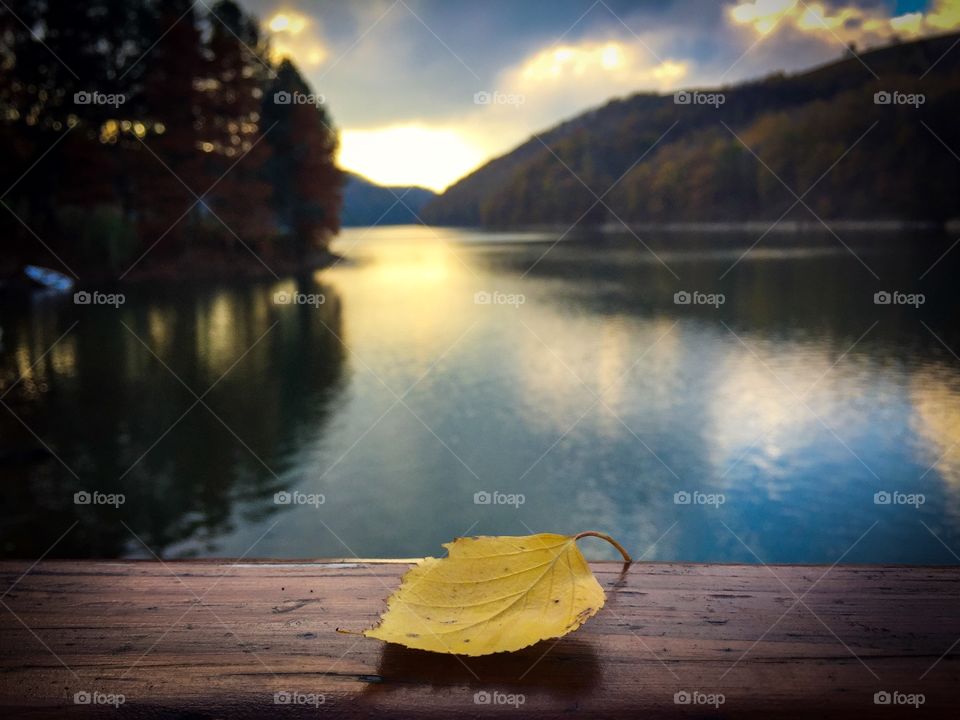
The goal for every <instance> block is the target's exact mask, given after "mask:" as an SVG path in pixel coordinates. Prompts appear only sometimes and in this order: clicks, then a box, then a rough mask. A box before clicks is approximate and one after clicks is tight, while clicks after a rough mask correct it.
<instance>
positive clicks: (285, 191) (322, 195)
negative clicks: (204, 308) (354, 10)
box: [0, 0, 343, 277]
mask: <svg viewBox="0 0 960 720" xmlns="http://www.w3.org/2000/svg"><path fill="white" fill-rule="evenodd" d="M15 7H16V10H15V12H14V10H11V9H10V8H9V7H6V6H5V7H3V8H0V153H2V157H3V158H4V162H3V163H2V164H0V193H4V194H3V196H2V204H3V205H4V207H3V208H0V233H2V237H3V238H4V241H3V242H4V245H5V246H6V247H5V249H4V253H3V255H4V257H3V259H2V260H0V263H2V265H0V271H5V272H10V271H12V270H13V269H15V268H16V267H18V266H20V265H22V264H23V263H26V262H33V263H38V264H42V265H48V266H51V267H54V268H57V269H59V270H61V271H64V272H66V271H67V270H69V271H70V272H74V273H76V274H78V275H83V274H85V273H86V274H88V275H96V276H102V277H121V276H126V275H127V274H128V273H131V272H132V273H137V274H150V273H157V274H162V273H168V274H183V273H190V274H192V273H197V272H203V271H204V269H207V270H209V269H211V268H219V269H220V270H229V271H230V272H236V271H241V270H243V271H251V272H256V271H257V270H258V269H262V268H263V267H264V266H266V267H270V268H272V267H278V268H279V267H284V268H287V267H291V268H292V267H297V266H305V265H309V264H311V263H316V262H318V261H319V258H321V257H322V256H323V254H324V253H325V252H326V248H327V244H328V242H329V238H330V237H331V235H332V234H333V233H335V232H336V231H337V230H338V229H339V213H340V204H341V186H342V182H343V179H342V173H341V171H340V170H339V169H338V168H337V167H336V164H335V151H336V147H337V135H336V132H335V130H334V129H333V127H332V122H331V119H330V114H329V112H328V111H327V109H326V107H325V103H324V102H323V98H322V97H321V96H319V95H316V94H314V92H313V90H312V89H311V88H310V87H309V85H308V84H307V82H306V81H305V80H304V79H303V77H302V76H301V74H300V72H299V71H298V69H297V68H296V66H295V65H294V64H293V63H292V62H291V61H289V60H286V59H284V60H282V61H280V62H274V61H273V60H272V58H271V55H270V48H269V43H268V39H267V38H266V37H265V36H264V35H263V34H262V33H261V31H260V29H259V23H258V21H257V19H256V18H254V17H252V16H250V15H248V14H246V13H245V12H244V11H243V10H242V9H241V8H240V7H239V6H238V5H237V4H236V3H235V2H233V0H220V2H216V3H212V4H210V5H209V6H203V5H200V6H198V7H206V8H207V9H206V10H204V11H202V12H201V11H199V10H197V9H196V8H195V7H194V3H193V0H93V1H92V2H83V3H72V2H71V3H67V2H63V3H51V2H45V1H43V0H21V1H20V2H18V3H16V6H15Z"/></svg>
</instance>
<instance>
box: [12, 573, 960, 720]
mask: <svg viewBox="0 0 960 720" xmlns="http://www.w3.org/2000/svg"><path fill="white" fill-rule="evenodd" d="M29 568H30V564H29V563H26V562H2V563H0V583H2V587H3V588H4V589H6V588H9V587H10V586H11V585H12V586H13V587H12V589H10V590H9V592H7V594H6V595H5V596H4V597H3V600H2V604H0V617H2V619H0V706H2V707H3V708H4V712H3V714H4V715H5V716H8V717H9V716H11V715H16V716H24V717H58V718H59V717H64V716H76V717H101V716H112V715H117V713H118V712H119V713H122V715H123V716H125V717H184V718H186V717H190V718H215V717H286V716H291V715H311V716H316V715H317V714H318V712H319V713H323V714H325V715H327V716H329V717H343V718H348V717H378V718H379V717H398V718H411V717H436V718H472V717H484V716H493V715H497V714H502V715H507V716H512V717H521V716H522V717H528V716H532V717H537V716H539V717H566V716H571V717H572V716H579V717H587V718H613V717H630V718H633V717H638V718H644V717H710V716H724V717H763V718H775V717H776V718H779V717H810V716H817V717H833V716H836V717H851V718H856V717H900V716H907V717H918V718H919V717H958V716H960V710H958V707H960V663H958V655H960V644H958V645H955V643H956V641H957V640H958V638H960V568H899V567H835V568H833V569H830V570H828V569H827V568H825V567H807V566H773V567H770V568H766V567H762V566H743V565H680V564H656V563H654V564H638V565H634V566H631V567H630V568H629V569H627V570H626V571H625V572H624V570H623V568H622V566H621V565H619V564H616V563H594V564H593V569H594V571H595V573H596V574H597V577H598V579H599V580H600V582H601V584H602V585H603V586H604V588H605V589H606V590H607V604H606V606H605V607H604V609H603V610H602V611H601V612H600V614H599V615H598V616H597V617H595V618H593V619H591V620H590V621H589V622H588V623H587V624H586V625H585V626H584V627H583V628H581V629H580V630H579V631H578V632H576V633H574V634H573V635H570V636H568V637H567V638H564V639H561V640H560V641H558V642H555V643H554V642H546V643H540V644H539V645H536V646H534V647H532V648H528V649H527V650H524V651H521V652H517V653H512V654H501V655H494V656H487V657H484V658H459V657H454V656H449V655H435V654H431V653H425V652H420V651H412V650H406V649H404V648H400V647H396V646H390V645H384V644H382V643H380V642H378V641H375V640H369V639H367V638H364V637H362V636H356V635H345V634H341V633H338V632H337V631H336V630H337V628H344V629H349V630H361V629H363V628H365V627H368V626H369V625H370V624H372V623H373V622H374V621H375V620H376V618H377V616H378V614H379V613H380V612H381V611H382V609H383V607H384V599H385V598H386V596H387V595H388V594H389V593H390V592H392V591H393V589H394V588H395V587H396V586H397V584H398V582H399V579H400V576H401V575H402V573H403V572H404V571H405V570H406V568H407V565H406V564H402V563H399V564H398V563H385V562H331V561H325V562H313V563H303V562H299V563H298V562H242V563H239V564H232V563H229V562H211V561H197V562H193V561H189V562H188V561H180V562H171V563H167V564H161V563H158V562H138V561H129V562H127V561H101V562H89V561H50V562H42V563H40V564H39V565H37V566H36V567H34V568H33V569H32V570H30V572H29V573H27V574H26V575H25V576H23V577H22V579H20V580H19V581H18V582H17V580H18V578H20V577H21V575H22V574H23V573H24V572H25V571H27V570H28V569H29ZM14 583H16V584H14ZM794 593H795V594H794ZM797 597H800V598H802V601H801V602H800V603H799V604H798V603H797ZM884 691H885V692H889V693H894V692H898V693H905V694H915V693H922V694H923V696H924V704H923V705H922V706H921V707H920V709H919V710H915V709H914V708H913V707H904V706H902V705H901V706H893V705H891V706H883V705H876V704H874V694H875V693H877V692H884ZM78 692H88V693H93V692H99V693H104V694H113V695H117V694H122V695H123V696H124V698H125V701H124V703H123V705H122V706H121V707H120V708H119V710H115V709H114V708H112V707H110V706H104V705H82V704H81V705H78V704H75V703H74V695H75V693H78ZM682 692H687V693H694V692H699V693H704V694H707V695H710V694H718V693H722V695H723V696H724V702H723V704H722V705H721V706H720V707H719V711H718V710H717V709H715V708H714V707H711V706H705V705H702V704H701V705H694V704H690V705H683V704H676V703H675V694H676V693H682ZM276 693H289V695H287V696H280V697H281V698H283V697H289V698H294V700H295V702H302V703H306V704H286V705H283V704H281V705H277V704H275V694H276ZM478 693H479V695H478ZM483 693H487V695H484V694H483ZM487 697H489V698H490V699H491V702H490V703H487V704H485V703H482V702H479V703H478V702H477V701H478V700H483V699H484V698H487ZM521 699H522V707H521V708H520V712H519V713H518V712H517V711H516V710H515V709H514V706H512V705H509V704H508V703H509V701H512V702H513V703H514V704H518V703H519V702H520V701H521ZM309 703H312V704H309Z"/></svg>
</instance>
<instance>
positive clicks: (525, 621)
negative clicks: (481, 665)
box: [363, 532, 630, 655]
mask: <svg viewBox="0 0 960 720" xmlns="http://www.w3.org/2000/svg"><path fill="white" fill-rule="evenodd" d="M587 535H593V536H596V537H601V538H603V539H605V540H607V541H609V542H610V543H612V544H613V545H614V546H616V547H617V549H618V550H620V552H621V553H622V554H623V556H624V559H626V560H627V562H630V556H629V555H627V553H626V551H625V550H624V549H623V548H622V547H620V545H619V544H617V543H616V542H615V541H614V540H612V539H611V538H610V537H608V536H606V535H602V534H600V533H595V532H585V533H580V534H579V535H554V534H551V533H540V534H538V535H527V536H519V537H509V536H501V537H489V536H481V537H471V538H457V539H456V540H454V541H453V542H452V543H446V544H445V545H444V547H445V548H447V550H448V554H447V557H445V558H443V559H439V560H438V559H437V558H432V557H428V558H424V559H423V560H421V561H420V562H419V563H418V564H417V565H415V566H414V567H413V568H411V569H410V571H409V572H407V574H406V575H404V577H403V580H402V582H401V583H400V587H399V589H397V591H396V592H395V593H394V594H393V595H391V596H390V598H389V599H388V600H387V610H386V612H385V613H383V615H382V616H381V618H380V622H379V623H378V624H377V625H376V626H375V627H373V628H370V629H369V630H366V631H364V633H363V634H364V635H366V636H367V637H371V638H377V639H379V640H385V641H386V642H392V643H399V644H400V645H405V646H407V647H410V648H418V649H420V650H431V651H433V652H441V653H456V654H461V655H488V654H490V653H495V652H506V651H512V650H519V649H521V648H525V647H527V646H528V645H533V644H534V643H536V642H539V641H540V640H546V639H549V638H558V637H562V636H564V635H566V634H567V633H570V632H573V631H574V630H576V629H577V628H578V627H580V626H581V625H583V623H584V622H586V620H587V618H589V617H591V616H592V615H595V614H596V613H597V611H599V610H600V608H601V607H603V601H604V593H603V588H602V587H600V583H598V582H597V580H596V578H595V577H594V576H593V573H592V572H591V571H590V567H589V566H588V565H587V561H586V560H584V559H583V555H581V554H580V550H579V549H578V548H577V544H576V541H577V540H578V539H579V538H581V537H584V536H587Z"/></svg>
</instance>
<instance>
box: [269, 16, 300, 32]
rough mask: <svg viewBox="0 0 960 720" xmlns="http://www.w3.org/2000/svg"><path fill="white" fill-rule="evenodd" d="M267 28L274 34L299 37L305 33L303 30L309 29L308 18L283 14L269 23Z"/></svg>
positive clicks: (274, 17)
mask: <svg viewBox="0 0 960 720" xmlns="http://www.w3.org/2000/svg"><path fill="white" fill-rule="evenodd" d="M267 27H269V28H270V30H271V31H272V32H276V33H278V32H286V33H290V34H291V35H299V34H300V33H301V32H303V29H304V28H305V27H307V18H306V17H304V16H303V15H296V14H293V13H289V12H281V13H277V14H276V15H274V16H273V17H272V18H270V19H269V20H268V21H267Z"/></svg>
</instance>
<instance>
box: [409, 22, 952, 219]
mask: <svg viewBox="0 0 960 720" xmlns="http://www.w3.org/2000/svg"><path fill="white" fill-rule="evenodd" d="M957 39H960V34H957V33H952V34H946V35H940V36H936V37H930V38H924V39H921V40H916V41H912V42H909V43H898V44H892V45H888V46H885V47H882V48H877V49H874V50H871V51H869V52H866V53H863V54H862V55H860V56H851V57H847V58H844V59H841V60H838V61H833V62H830V63H826V64H823V65H820V66H817V67H814V68H811V69H809V70H805V71H802V72H799V73H794V74H791V75H786V74H784V73H775V74H773V75H769V76H767V77H765V78H759V79H756V80H750V81H747V82H743V83H739V84H736V85H728V86H724V87H721V88H697V89H691V90H689V91H687V92H689V93H694V92H704V93H718V94H720V95H722V96H723V98H724V102H723V104H722V105H720V106H717V107H713V106H710V105H696V104H686V105H682V104H676V103H675V100H674V95H672V94H671V95H661V94H656V93H636V94H633V95H631V96H628V97H625V98H614V99H611V100H609V101H608V102H607V103H605V104H603V105H601V106H598V107H595V108H591V109H590V110H587V111H586V112H584V113H581V114H579V115H577V116H574V117H572V118H569V119H567V120H564V121H563V122H561V123H558V124H557V125H555V126H553V127H551V128H549V129H547V130H545V131H544V132H542V133H539V134H534V135H533V136H532V137H531V138H530V139H528V140H527V141H525V142H524V143H521V144H520V145H518V146H517V147H516V148H515V149H514V150H512V151H510V152H508V153H505V154H504V155H501V156H499V157H497V158H494V159H493V160H491V161H489V162H488V163H486V164H485V165H483V166H482V167H480V168H478V169H477V170H475V171H474V172H472V173H470V174H469V175H467V176H466V177H464V178H462V179H461V180H459V181H457V182H456V183H454V185H452V186H451V187H450V188H448V189H447V190H446V191H445V192H444V193H443V194H442V195H439V196H438V197H436V198H434V199H433V200H432V201H431V202H429V203H428V204H427V205H426V206H425V207H424V209H423V210H424V212H423V213H422V216H423V217H424V219H425V220H426V221H427V222H429V223H431V224H438V225H439V224H444V225H466V226H474V225H476V226H517V225H532V224H550V223H571V222H574V221H579V222H583V223H585V224H602V223H604V222H610V221H616V220H617V218H619V219H622V220H625V221H627V222H673V221H678V220H691V221H703V222H716V221H731V220H743V219H748V220H763V219H771V218H772V219H775V218H776V217H779V216H780V214H781V213H783V212H784V211H785V210H787V209H788V208H789V206H790V204H791V203H792V202H793V200H795V199H796V198H795V197H791V192H795V193H796V194H797V195H800V194H801V193H802V192H803V191H804V190H807V189H808V187H810V186H811V183H813V182H814V181H815V180H817V179H818V178H819V177H820V176H821V175H822V174H823V173H824V171H826V170H827V169H828V168H829V167H831V164H832V163H835V162H836V163H837V166H836V168H835V169H833V170H832V171H831V172H830V173H829V174H828V175H827V176H826V177H825V178H823V179H822V180H820V182H819V184H818V185H817V186H816V187H814V188H813V191H812V192H811V195H810V197H809V198H808V199H807V200H806V202H807V203H808V204H810V205H811V207H812V208H813V209H815V210H816V211H817V212H818V214H821V215H823V214H826V215H829V216H831V217H834V216H836V217H847V218H853V219H859V218H874V217H877V218H880V219H884V220H923V221H927V220H933V221H944V220H946V219H948V218H950V217H957V216H960V207H958V201H957V200H956V198H957V197H958V196H960V178H958V177H957V176H958V173H957V170H958V169H960V164H956V163H957V161H956V160H955V159H954V158H953V157H949V154H948V153H947V152H946V151H945V150H944V148H943V146H942V144H940V142H939V141H938V140H937V138H935V137H933V136H932V135H931V134H930V133H927V132H926V130H925V129H924V127H923V125H922V124H921V123H920V122H913V123H907V122H906V121H907V120H910V119H913V120H924V122H926V123H927V124H928V127H929V128H932V127H936V128H937V131H936V132H937V134H938V135H939V136H940V138H941V139H942V140H943V141H945V142H947V143H948V144H949V145H950V146H951V147H957V148H960V135H958V134H957V133H956V131H955V130H952V127H953V126H954V125H955V123H954V122H952V120H951V118H952V117H956V113H957V111H958V109H960V108H958V102H957V100H958V97H960V52H956V53H952V52H951V49H952V47H953V45H954V43H955V42H956V41H957ZM874 74H876V75H877V76H879V78H880V79H879V80H878V79H876V78H875V77H874ZM921 75H923V76H924V77H923V78H920V76H921ZM894 91H896V92H899V93H904V94H907V95H909V94H921V95H923V96H924V100H925V102H924V104H923V106H921V107H911V106H907V105H899V104H897V105H894V106H891V105H884V104H876V103H875V98H874V95H875V93H879V92H894ZM911 115H912V116H913V117H912V118H911ZM889 120H894V122H888V121H889ZM719 121H722V122H719ZM873 122H875V123H876V126H877V127H874V128H873V130H872V131H869V132H867V136H868V137H865V138H862V137H861V135H862V134H863V133H864V131H865V130H867V129H868V128H870V126H871V123H873ZM724 126H726V127H724ZM664 134H666V137H665V138H663V139H662V140H660V136H661V135H664ZM948 136H949V137H948ZM654 145H656V146H655V147H654ZM851 148H852V149H851ZM845 152H846V153H849V155H850V157H847V156H846V155H844V153H845ZM754 153H756V155H758V156H759V157H760V158H763V159H764V162H766V163H767V165H769V166H770V168H769V170H770V171H773V173H771V172H770V171H768V170H767V169H766V168H764V167H763V163H761V162H759V161H758V159H757V157H754ZM645 154H646V155H645ZM841 155H844V159H843V161H842V162H837V161H838V158H840V156H841ZM641 157H642V159H641V160H640V161H639V162H637V163H636V166H633V163H634V162H636V161H637V159H638V158H641ZM946 160H949V162H946ZM951 164H955V165H954V166H951ZM564 165H566V166H567V167H564ZM568 168H569V169H568ZM904 169H905V170H906V172H904ZM931 170H932V171H933V174H931V172H930V171H931ZM571 171H572V172H571ZM621 175H624V177H623V178H622V179H621V180H619V182H618V178H621ZM774 175H776V176H777V177H780V178H781V179H782V180H784V182H785V183H786V184H787V185H788V187H789V188H791V191H790V192H787V191H786V190H785V188H783V186H782V185H781V184H780V183H779V182H778V181H777V180H776V179H775V177H774ZM931 178H936V179H938V180H942V183H941V187H939V189H935V191H934V192H933V193H928V194H926V195H922V196H921V197H918V194H917V193H908V192H906V189H907V188H909V181H913V182H920V181H925V182H929V180H930V179H931ZM581 183H583V184H586V185H587V186H588V187H589V189H587V188H585V187H583V184H581ZM861 183H865V184H866V186H865V187H863V188H860V184H861ZM614 185H616V186H615V187H614V188H613V190H612V192H611V193H610V195H608V196H606V197H604V201H603V203H602V204H598V203H597V202H596V197H597V196H602V194H603V193H605V192H606V191H607V189H608V188H610V187H611V186H614ZM851 191H852V192H851ZM844 193H846V194H847V197H845V198H840V195H842V194H844ZM951 193H952V195H951ZM840 200H844V201H848V202H846V203H844V202H841V201H840ZM605 206H606V207H605ZM800 210H801V211H802V210H803V209H802V207H801V208H800ZM793 216H795V217H801V215H800V214H799V213H798V212H797V209H796V208H795V209H794V211H793ZM808 216H809V215H808Z"/></svg>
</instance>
